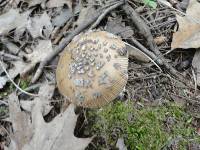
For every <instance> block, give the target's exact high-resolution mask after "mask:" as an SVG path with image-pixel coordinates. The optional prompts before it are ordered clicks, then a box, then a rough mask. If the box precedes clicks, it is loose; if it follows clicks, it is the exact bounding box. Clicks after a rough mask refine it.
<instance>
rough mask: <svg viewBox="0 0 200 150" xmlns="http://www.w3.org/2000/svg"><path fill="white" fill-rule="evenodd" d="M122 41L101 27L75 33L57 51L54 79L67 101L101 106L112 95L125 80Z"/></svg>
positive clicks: (114, 95) (123, 46) (124, 55)
mask: <svg viewBox="0 0 200 150" xmlns="http://www.w3.org/2000/svg"><path fill="white" fill-rule="evenodd" d="M127 55H128V54H127V51H126V46H125V44H124V43H123V42H122V41H121V39H119V38H118V37H116V36H115V35H113V34H111V33H108V32H105V31H94V32H88V33H85V34H81V35H78V36H76V37H75V38H74V39H73V40H72V42H70V43H69V44H68V46H67V47H66V48H65V50H64V51H63V53H62V54H61V57H60V60H59V63H58V66H57V70H56V80H57V85H58V89H59V91H60V92H61V94H63V95H64V96H66V97H67V98H68V99H69V101H70V102H72V103H74V104H75V105H78V106H83V107H90V108H94V107H101V106H103V105H105V104H106V103H108V102H110V101H112V100H113V99H115V98H116V97H117V96H118V95H119V93H120V92H121V91H122V90H123V88H124V86H125V85H126V82H127V78H128V75H127V67H128V56H127Z"/></svg>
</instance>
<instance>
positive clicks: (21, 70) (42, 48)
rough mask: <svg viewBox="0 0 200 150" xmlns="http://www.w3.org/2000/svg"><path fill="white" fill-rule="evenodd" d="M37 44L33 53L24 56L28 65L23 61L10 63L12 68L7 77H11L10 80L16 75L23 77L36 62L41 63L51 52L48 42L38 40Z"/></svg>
mask: <svg viewBox="0 0 200 150" xmlns="http://www.w3.org/2000/svg"><path fill="white" fill-rule="evenodd" d="M38 42H39V43H38V45H37V46H36V47H34V48H33V53H31V54H28V55H27V56H26V57H27V59H28V63H25V62H23V61H14V62H12V63H13V65H14V67H13V68H11V69H10V70H9V75H10V76H11V78H14V77H16V76H17V75H18V74H20V75H24V74H25V73H27V72H28V71H30V70H31V69H33V68H34V67H35V65H36V64H37V63H38V62H40V61H43V60H44V58H46V56H47V55H48V53H50V52H52V51H53V48H52V44H51V41H50V40H40V41H38Z"/></svg>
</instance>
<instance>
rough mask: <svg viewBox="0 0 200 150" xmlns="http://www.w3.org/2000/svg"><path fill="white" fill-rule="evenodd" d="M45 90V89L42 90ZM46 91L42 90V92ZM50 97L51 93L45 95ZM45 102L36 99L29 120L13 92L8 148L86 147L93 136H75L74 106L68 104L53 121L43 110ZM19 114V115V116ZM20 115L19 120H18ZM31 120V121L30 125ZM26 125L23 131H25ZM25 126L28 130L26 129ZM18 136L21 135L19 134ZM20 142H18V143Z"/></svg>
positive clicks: (74, 149)
mask: <svg viewBox="0 0 200 150" xmlns="http://www.w3.org/2000/svg"><path fill="white" fill-rule="evenodd" d="M43 90H44V89H43ZM42 92H44V91H40V93H42ZM46 96H47V97H48V95H46ZM44 104H45V103H44V101H43V100H40V99H37V100H36V103H35V104H34V105H33V108H32V111H31V119H29V120H27V117H25V116H26V113H25V112H23V111H21V109H20V106H19V103H18V99H17V97H16V96H15V95H14V94H13V95H12V96H11V97H10V99H9V106H11V109H10V110H12V111H10V116H12V118H14V119H12V123H13V124H14V126H13V131H14V133H13V135H14V137H16V138H15V139H12V138H11V145H9V148H7V149H9V150H13V148H14V149H15V150H39V149H41V150H58V149H60V150H64V149H66V150H83V149H85V148H86V146H87V145H88V144H89V143H90V142H91V140H92V138H77V137H75V136H74V128H75V125H76V120H77V115H76V114H75V113H74V105H72V104H71V105H69V107H68V108H67V109H66V110H65V112H63V113H61V114H59V115H58V116H56V117H55V118H54V119H53V120H52V121H50V122H48V123H47V122H45V121H44V118H43V115H42V112H43V110H44ZM18 117H19V118H18ZM17 118H18V120H16V119H17ZM30 120H31V124H30ZM22 128H24V130H22ZM26 129H29V131H27V130H26ZM16 135H18V136H16ZM16 141H19V142H16Z"/></svg>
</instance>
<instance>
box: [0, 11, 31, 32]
mask: <svg viewBox="0 0 200 150" xmlns="http://www.w3.org/2000/svg"><path fill="white" fill-rule="evenodd" d="M28 15H29V12H28V11H27V12H25V13H22V14H20V13H19V10H18V9H10V10H9V11H8V12H7V13H5V14H2V15H1V16H0V27H1V28H0V36H2V35H5V34H7V33H8V32H9V31H10V30H13V29H15V28H17V29H20V28H24V27H25V26H26V24H27V18H28Z"/></svg>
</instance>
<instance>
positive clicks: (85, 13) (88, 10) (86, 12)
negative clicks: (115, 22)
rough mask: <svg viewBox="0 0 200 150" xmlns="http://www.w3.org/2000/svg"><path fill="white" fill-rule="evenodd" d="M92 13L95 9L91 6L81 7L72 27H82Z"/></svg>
mask: <svg viewBox="0 0 200 150" xmlns="http://www.w3.org/2000/svg"><path fill="white" fill-rule="evenodd" d="M93 13H95V9H94V7H93V6H89V7H82V8H81V11H80V13H79V16H78V19H77V21H76V23H75V24H74V26H80V25H82V24H83V23H84V22H85V20H87V18H90V17H91V15H93Z"/></svg>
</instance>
